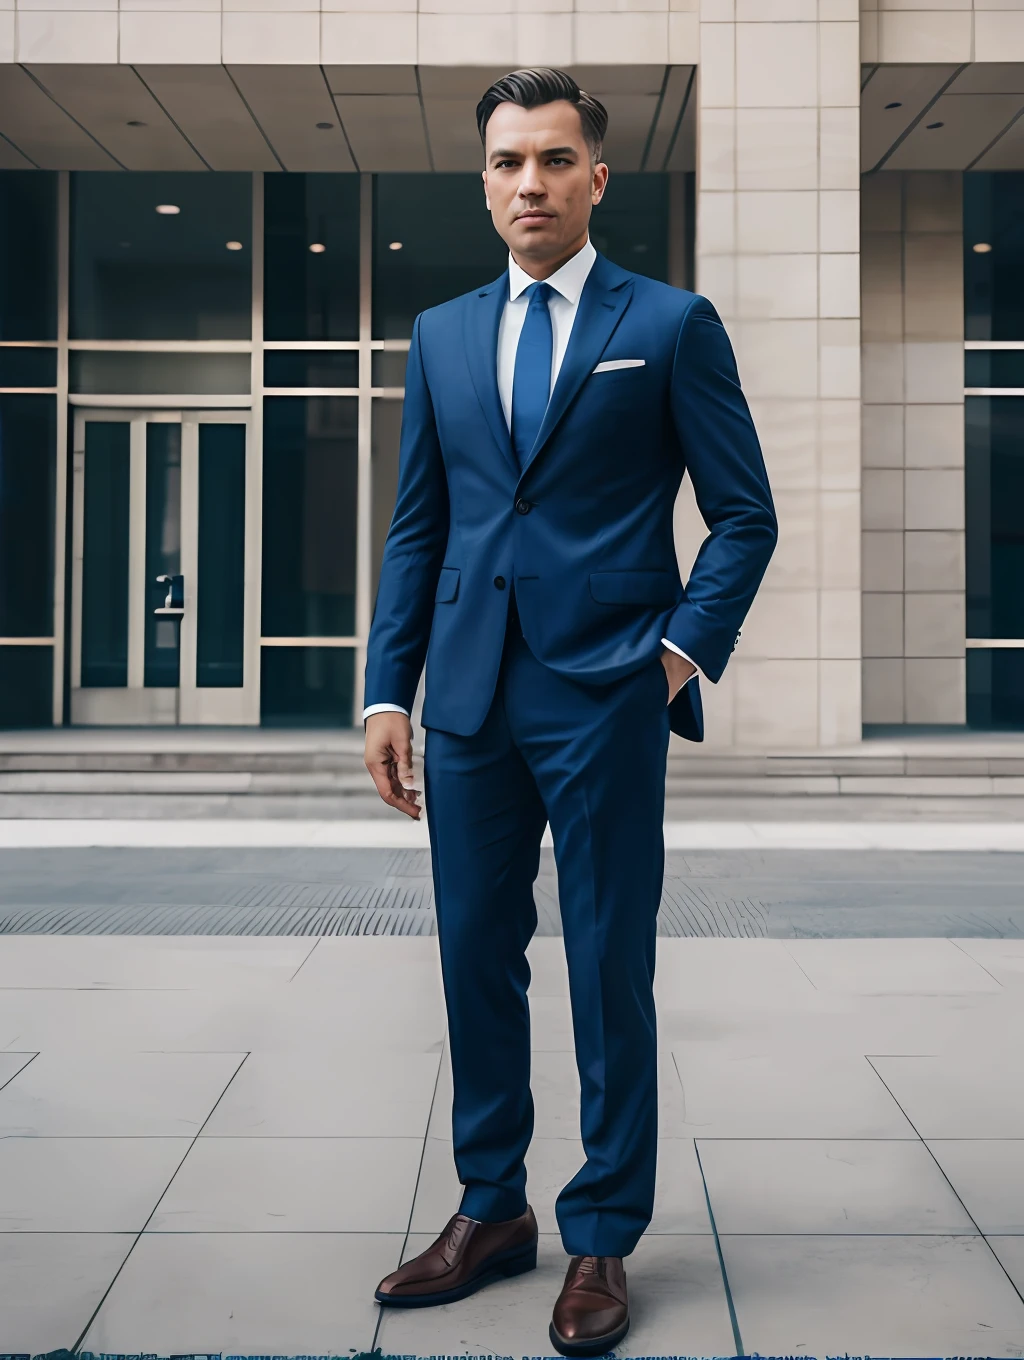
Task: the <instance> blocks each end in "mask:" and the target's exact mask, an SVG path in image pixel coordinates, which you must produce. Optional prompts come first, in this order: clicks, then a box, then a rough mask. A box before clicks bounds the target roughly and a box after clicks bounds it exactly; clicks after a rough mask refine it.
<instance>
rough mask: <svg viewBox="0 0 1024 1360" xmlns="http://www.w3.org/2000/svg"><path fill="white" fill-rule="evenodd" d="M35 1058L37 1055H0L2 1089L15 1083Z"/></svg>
mask: <svg viewBox="0 0 1024 1360" xmlns="http://www.w3.org/2000/svg"><path fill="white" fill-rule="evenodd" d="M35 1056H36V1055H35V1053H0V1089H2V1088H3V1087H4V1086H6V1085H7V1083H8V1082H9V1081H13V1080H14V1078H15V1077H16V1076H17V1075H18V1073H19V1072H20V1071H21V1069H22V1068H23V1067H24V1066H25V1065H26V1063H30V1062H31V1061H32V1059H33V1058H34V1057H35Z"/></svg>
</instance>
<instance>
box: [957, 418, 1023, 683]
mask: <svg viewBox="0 0 1024 1360" xmlns="http://www.w3.org/2000/svg"><path fill="white" fill-rule="evenodd" d="M966 431H967V443H966V514H967V636H968V637H977V638H1024V397H968V398H967V399H966ZM1000 664H1002V663H1000Z"/></svg>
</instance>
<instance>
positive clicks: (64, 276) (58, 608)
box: [52, 170, 71, 727]
mask: <svg viewBox="0 0 1024 1360" xmlns="http://www.w3.org/2000/svg"><path fill="white" fill-rule="evenodd" d="M70 195H71V182H70V176H69V174H68V172H67V171H66V170H61V171H60V172H59V174H58V175H57V387H56V398H57V420H56V428H57V439H56V442H57V447H56V449H55V450H54V456H55V458H56V463H55V466H54V473H55V475H54V479H53V481H54V497H55V500H54V507H53V683H52V691H53V725H54V727H63V725H64V615H65V612H66V611H65V608H64V574H65V564H66V553H67V543H66V538H67V504H68V277H69V273H68V259H69V255H70V249H71V231H70V225H71V202H70Z"/></svg>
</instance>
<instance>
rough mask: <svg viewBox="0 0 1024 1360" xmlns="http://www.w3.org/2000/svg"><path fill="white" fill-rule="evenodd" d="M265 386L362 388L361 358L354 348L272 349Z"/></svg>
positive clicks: (266, 358) (266, 364) (267, 354)
mask: <svg viewBox="0 0 1024 1360" xmlns="http://www.w3.org/2000/svg"><path fill="white" fill-rule="evenodd" d="M263 385H264V387H358V385H359V355H358V354H357V352H356V351H355V350H352V349H334V350H330V349H328V350H309V349H268V350H267V351H266V352H265V353H264V355H263Z"/></svg>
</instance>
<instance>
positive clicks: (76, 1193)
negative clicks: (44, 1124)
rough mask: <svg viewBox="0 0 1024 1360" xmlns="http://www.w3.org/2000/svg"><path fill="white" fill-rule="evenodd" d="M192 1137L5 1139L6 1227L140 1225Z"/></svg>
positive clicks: (0, 1158)
mask: <svg viewBox="0 0 1024 1360" xmlns="http://www.w3.org/2000/svg"><path fill="white" fill-rule="evenodd" d="M191 1142H192V1140H191V1139H190V1138H10V1137H8V1138H0V1185H2V1186H3V1191H2V1193H0V1233H11V1232H26V1233H87V1232H92V1233H126V1232H141V1231H142V1229H143V1227H144V1226H145V1224H146V1220H147V1219H148V1218H149V1216H150V1214H151V1213H152V1212H153V1210H154V1209H155V1208H156V1205H157V1203H158V1202H159V1200H160V1196H161V1195H162V1194H163V1193H164V1191H165V1190H166V1188H167V1186H168V1184H169V1183H170V1181H171V1179H172V1177H173V1176H174V1173H175V1171H176V1170H177V1169H178V1166H179V1165H180V1163H181V1160H182V1158H183V1157H184V1156H185V1154H186V1152H188V1150H189V1147H190V1146H191Z"/></svg>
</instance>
